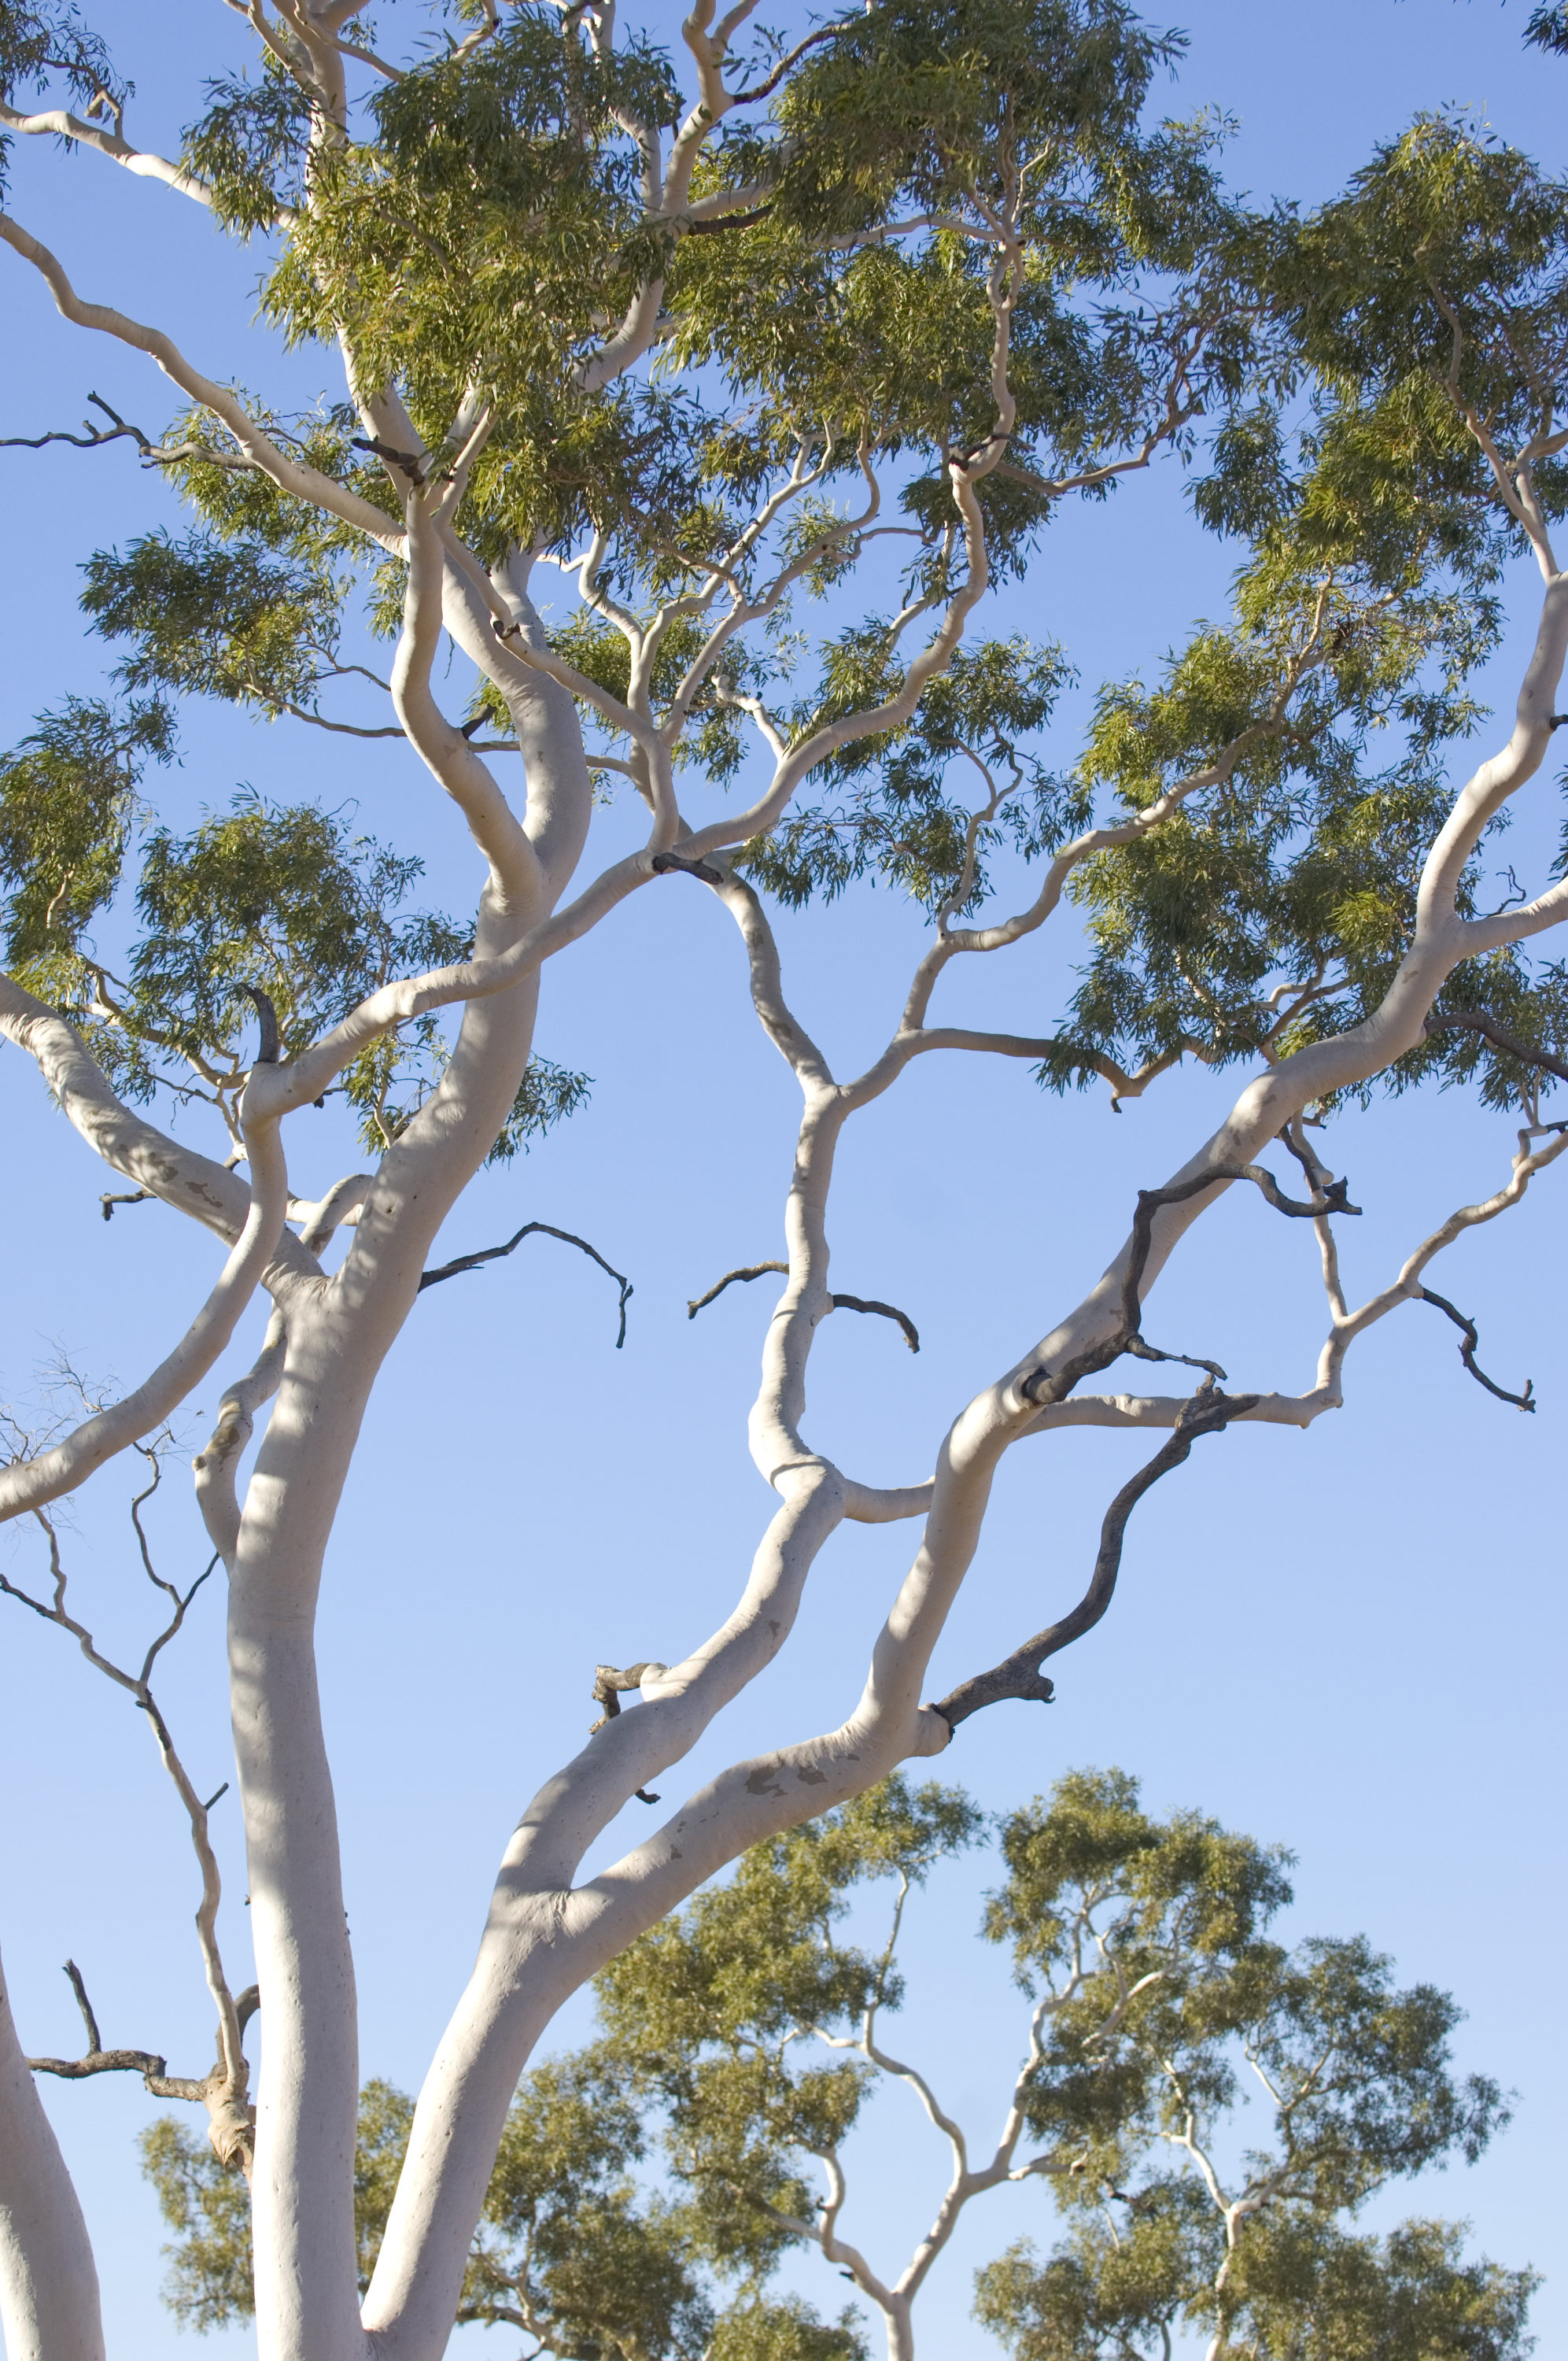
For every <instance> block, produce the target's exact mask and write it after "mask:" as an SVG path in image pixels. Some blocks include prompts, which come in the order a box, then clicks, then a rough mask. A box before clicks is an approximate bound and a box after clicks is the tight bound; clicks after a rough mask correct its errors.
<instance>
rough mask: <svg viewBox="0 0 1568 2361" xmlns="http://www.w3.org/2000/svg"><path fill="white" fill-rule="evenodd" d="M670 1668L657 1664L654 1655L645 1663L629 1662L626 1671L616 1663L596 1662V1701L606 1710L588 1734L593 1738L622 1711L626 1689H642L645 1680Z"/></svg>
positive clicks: (594, 1688) (652, 1678)
mask: <svg viewBox="0 0 1568 2361" xmlns="http://www.w3.org/2000/svg"><path fill="white" fill-rule="evenodd" d="M669 1669H670V1668H669V1666H668V1664H655V1663H654V1661H653V1659H652V1657H650V1658H649V1659H648V1662H647V1663H646V1664H628V1665H627V1667H626V1670H625V1671H624V1672H622V1671H621V1670H620V1668H619V1666H617V1665H615V1664H596V1665H595V1666H594V1687H593V1697H594V1703H595V1704H596V1705H602V1706H603V1708H604V1711H603V1712H602V1713H601V1714H600V1716H599V1718H598V1720H597V1721H596V1722H591V1723H590V1724H589V1726H588V1736H589V1737H590V1738H592V1737H593V1736H594V1735H595V1733H596V1732H597V1731H598V1730H602V1729H603V1728H604V1726H605V1724H606V1722H609V1721H613V1720H614V1719H615V1718H616V1716H617V1714H619V1712H620V1699H621V1695H622V1693H623V1692H624V1691H625V1690H627V1689H640V1688H641V1686H642V1684H643V1682H644V1681H645V1680H656V1679H657V1678H658V1676H659V1675H660V1674H661V1673H667V1672H668V1671H669Z"/></svg>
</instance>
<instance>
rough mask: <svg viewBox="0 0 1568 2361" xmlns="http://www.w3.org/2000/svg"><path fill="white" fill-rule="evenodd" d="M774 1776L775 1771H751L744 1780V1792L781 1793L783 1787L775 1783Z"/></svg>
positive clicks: (782, 1792)
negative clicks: (749, 1775)
mask: <svg viewBox="0 0 1568 2361" xmlns="http://www.w3.org/2000/svg"><path fill="white" fill-rule="evenodd" d="M776 1777H777V1773H775V1772H773V1771H753V1772H752V1773H751V1777H750V1778H749V1779H748V1780H747V1782H746V1793H747V1794H748V1795H783V1794H784V1789H783V1788H782V1787H780V1786H777V1785H775V1784H774V1782H775V1779H776Z"/></svg>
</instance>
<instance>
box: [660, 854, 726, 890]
mask: <svg viewBox="0 0 1568 2361" xmlns="http://www.w3.org/2000/svg"><path fill="white" fill-rule="evenodd" d="M649 866H650V867H651V868H652V872H653V874H654V876H655V877H664V876H668V875H670V874H672V873H673V874H674V875H676V876H680V877H697V878H700V879H701V881H702V883H703V884H705V885H722V884H723V883H724V873H723V871H722V870H719V869H715V868H714V867H713V865H712V863H711V862H707V861H683V860H682V858H681V856H680V854H679V853H678V852H656V853H655V854H654V855H653V858H652V862H650V863H649Z"/></svg>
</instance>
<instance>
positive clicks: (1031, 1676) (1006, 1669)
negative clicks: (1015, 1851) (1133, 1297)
mask: <svg viewBox="0 0 1568 2361" xmlns="http://www.w3.org/2000/svg"><path fill="white" fill-rule="evenodd" d="M1257 1400H1258V1396H1257V1395H1256V1394H1224V1393H1221V1392H1220V1390H1219V1389H1218V1388H1217V1387H1216V1385H1215V1384H1214V1382H1213V1380H1212V1378H1209V1379H1206V1380H1205V1381H1204V1383H1203V1384H1202V1385H1201V1386H1200V1387H1199V1389H1198V1391H1197V1393H1196V1394H1195V1395H1194V1396H1193V1398H1192V1400H1191V1401H1190V1403H1189V1404H1188V1406H1187V1408H1186V1409H1185V1410H1184V1411H1182V1413H1181V1417H1180V1419H1179V1422H1178V1424H1177V1427H1176V1431H1175V1433H1173V1434H1172V1435H1171V1438H1170V1440H1169V1442H1168V1443H1167V1444H1163V1445H1162V1447H1161V1448H1160V1449H1159V1450H1158V1451H1157V1452H1156V1453H1155V1455H1154V1457H1153V1458H1152V1459H1150V1460H1148V1461H1147V1462H1146V1464H1145V1465H1144V1466H1142V1467H1140V1468H1139V1470H1138V1472H1137V1474H1136V1475H1135V1476H1134V1477H1131V1478H1130V1479H1129V1481H1128V1482H1127V1483H1125V1484H1124V1485H1123V1487H1122V1488H1121V1490H1120V1491H1119V1492H1118V1493H1117V1495H1116V1497H1115V1499H1113V1501H1112V1503H1111V1505H1110V1507H1109V1508H1108V1509H1107V1510H1106V1511H1105V1519H1104V1522H1103V1523H1102V1526H1101V1528H1100V1550H1099V1554H1098V1555H1097V1556H1096V1558H1095V1561H1094V1572H1093V1574H1092V1575H1091V1577H1090V1583H1089V1587H1088V1589H1087V1590H1086V1591H1085V1592H1084V1594H1083V1597H1082V1598H1080V1600H1079V1602H1078V1605H1077V1606H1076V1607H1075V1608H1073V1609H1072V1610H1071V1612H1070V1613H1069V1614H1067V1615H1064V1616H1063V1617H1062V1618H1061V1620H1060V1621H1059V1622H1057V1623H1050V1624H1047V1627H1046V1629H1045V1630H1044V1631H1036V1634H1035V1636H1034V1638H1033V1639H1032V1640H1026V1641H1025V1642H1024V1645H1023V1646H1022V1647H1021V1648H1015V1649H1014V1651H1013V1653H1012V1654H1011V1655H1010V1656H1004V1657H1003V1660H1002V1662H1001V1664H995V1665H993V1666H992V1669H991V1671H990V1672H988V1673H977V1674H976V1675H975V1676H974V1677H973V1679H972V1680H967V1681H964V1682H961V1683H960V1684H959V1686H958V1687H957V1688H956V1689H953V1690H951V1691H950V1692H949V1694H948V1696H947V1697H943V1698H942V1700H941V1701H940V1703H939V1704H938V1706H937V1707H936V1708H935V1710H936V1711H937V1712H938V1713H939V1714H940V1715H941V1717H942V1719H943V1720H944V1721H945V1722H947V1724H948V1727H949V1729H952V1730H956V1729H957V1728H958V1726H959V1722H960V1721H967V1720H968V1719H969V1717H970V1714H971V1713H978V1712H979V1711H980V1710H981V1707H983V1706H988V1705H998V1704H1000V1703H1001V1702H1002V1700H1003V1698H1004V1697H1020V1698H1023V1699H1025V1700H1032V1701H1035V1702H1037V1703H1038V1704H1040V1705H1049V1704H1050V1702H1051V1699H1052V1697H1053V1696H1054V1695H1055V1688H1054V1685H1053V1684H1052V1683H1051V1682H1050V1681H1049V1680H1047V1677H1046V1675H1045V1674H1044V1673H1043V1672H1042V1671H1041V1670H1040V1667H1041V1665H1042V1664H1044V1663H1045V1661H1046V1659H1047V1657H1048V1656H1054V1655H1058V1654H1059V1653H1060V1652H1061V1650H1062V1649H1063V1648H1069V1647H1070V1646H1071V1645H1072V1643H1073V1642H1074V1641H1075V1640H1080V1639H1081V1638H1082V1637H1083V1635H1084V1633H1085V1632H1086V1631H1092V1630H1093V1628H1094V1626H1095V1624H1096V1623H1098V1622H1099V1621H1100V1620H1101V1618H1102V1615H1103V1614H1104V1612H1105V1610H1106V1609H1107V1608H1108V1607H1109V1606H1110V1604H1111V1599H1112V1597H1113V1593H1114V1591H1115V1588H1116V1576H1117V1575H1118V1573H1119V1572H1120V1569H1121V1565H1122V1544H1123V1542H1124V1538H1125V1535H1126V1530H1127V1520H1128V1518H1129V1517H1130V1516H1131V1515H1132V1513H1133V1510H1135V1508H1136V1506H1137V1504H1138V1502H1139V1501H1140V1500H1141V1499H1143V1497H1144V1494H1145V1493H1146V1491H1148V1490H1149V1488H1150V1487H1151V1486H1153V1485H1155V1484H1157V1483H1158V1481H1159V1479H1160V1477H1162V1476H1168V1474H1169V1473H1170V1471H1171V1469H1172V1468H1173V1467H1179V1466H1180V1465H1181V1463H1182V1461H1183V1460H1184V1459H1185V1458H1186V1457H1187V1455H1188V1454H1189V1453H1190V1451H1191V1448H1192V1446H1193V1444H1195V1443H1196V1442H1197V1440H1198V1438H1199V1436H1200V1435H1203V1434H1223V1433H1224V1430H1225V1428H1226V1426H1227V1424H1228V1423H1229V1422H1230V1421H1231V1420H1232V1419H1233V1418H1239V1417H1241V1415H1242V1414H1243V1412H1244V1411H1249V1410H1251V1409H1252V1408H1253V1407H1254V1406H1255V1403H1256V1402H1257Z"/></svg>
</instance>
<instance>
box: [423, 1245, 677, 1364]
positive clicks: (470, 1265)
mask: <svg viewBox="0 0 1568 2361" xmlns="http://www.w3.org/2000/svg"><path fill="white" fill-rule="evenodd" d="M535 1233H538V1234H540V1235H543V1236H544V1237H547V1238H559V1239H560V1240H561V1243H562V1244H563V1246H578V1247H580V1248H581V1250H582V1252H583V1253H584V1254H586V1255H587V1256H588V1257H589V1258H590V1259H591V1260H592V1261H594V1262H597V1263H598V1267H599V1268H600V1269H601V1270H603V1271H608V1272H609V1276H610V1278H611V1279H614V1281H615V1283H616V1285H617V1286H618V1287H619V1288H620V1329H619V1331H618V1332H617V1334H616V1339H615V1349H616V1351H617V1352H618V1353H619V1352H620V1348H621V1346H622V1345H624V1344H625V1342H626V1306H627V1303H628V1301H629V1300H630V1297H631V1296H632V1295H633V1294H634V1293H635V1292H636V1290H635V1289H634V1288H633V1287H632V1284H631V1281H630V1279H628V1278H627V1277H626V1276H625V1274H624V1273H623V1272H621V1271H619V1270H617V1269H615V1268H614V1267H613V1265H611V1264H609V1263H608V1262H606V1260H605V1258H604V1257H603V1255H601V1254H600V1252H599V1250H598V1247H597V1246H589V1244H588V1242H587V1238H579V1237H577V1236H576V1235H575V1234H574V1232H572V1231H571V1230H558V1229H557V1228H556V1227H555V1225H554V1223H553V1222H524V1224H523V1225H522V1227H521V1230H516V1231H514V1232H513V1234H512V1235H511V1236H510V1238H508V1239H507V1240H506V1242H505V1244H504V1245H503V1246H481V1247H480V1248H479V1251H478V1252H477V1254H469V1255H459V1256H458V1257H456V1259H455V1261H453V1262H444V1263H442V1264H440V1265H439V1266H438V1267H437V1268H435V1269H434V1270H427V1271H426V1272H425V1274H424V1276H423V1278H422V1279H421V1280H420V1283H419V1288H418V1289H416V1290H415V1292H416V1293H419V1292H422V1290H424V1289H425V1288H427V1287H438V1286H439V1285H440V1284H441V1281H442V1280H443V1279H455V1278H456V1277H457V1275H458V1273H459V1271H465V1270H477V1269H479V1268H480V1267H481V1266H482V1265H483V1264H485V1263H488V1262H497V1261H499V1260H500V1259H501V1257H503V1256H506V1255H510V1254H511V1253H512V1252H513V1251H514V1249H515V1248H516V1247H518V1246H521V1244H522V1242H523V1240H524V1238H527V1237H532V1236H533V1235H535Z"/></svg>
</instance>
